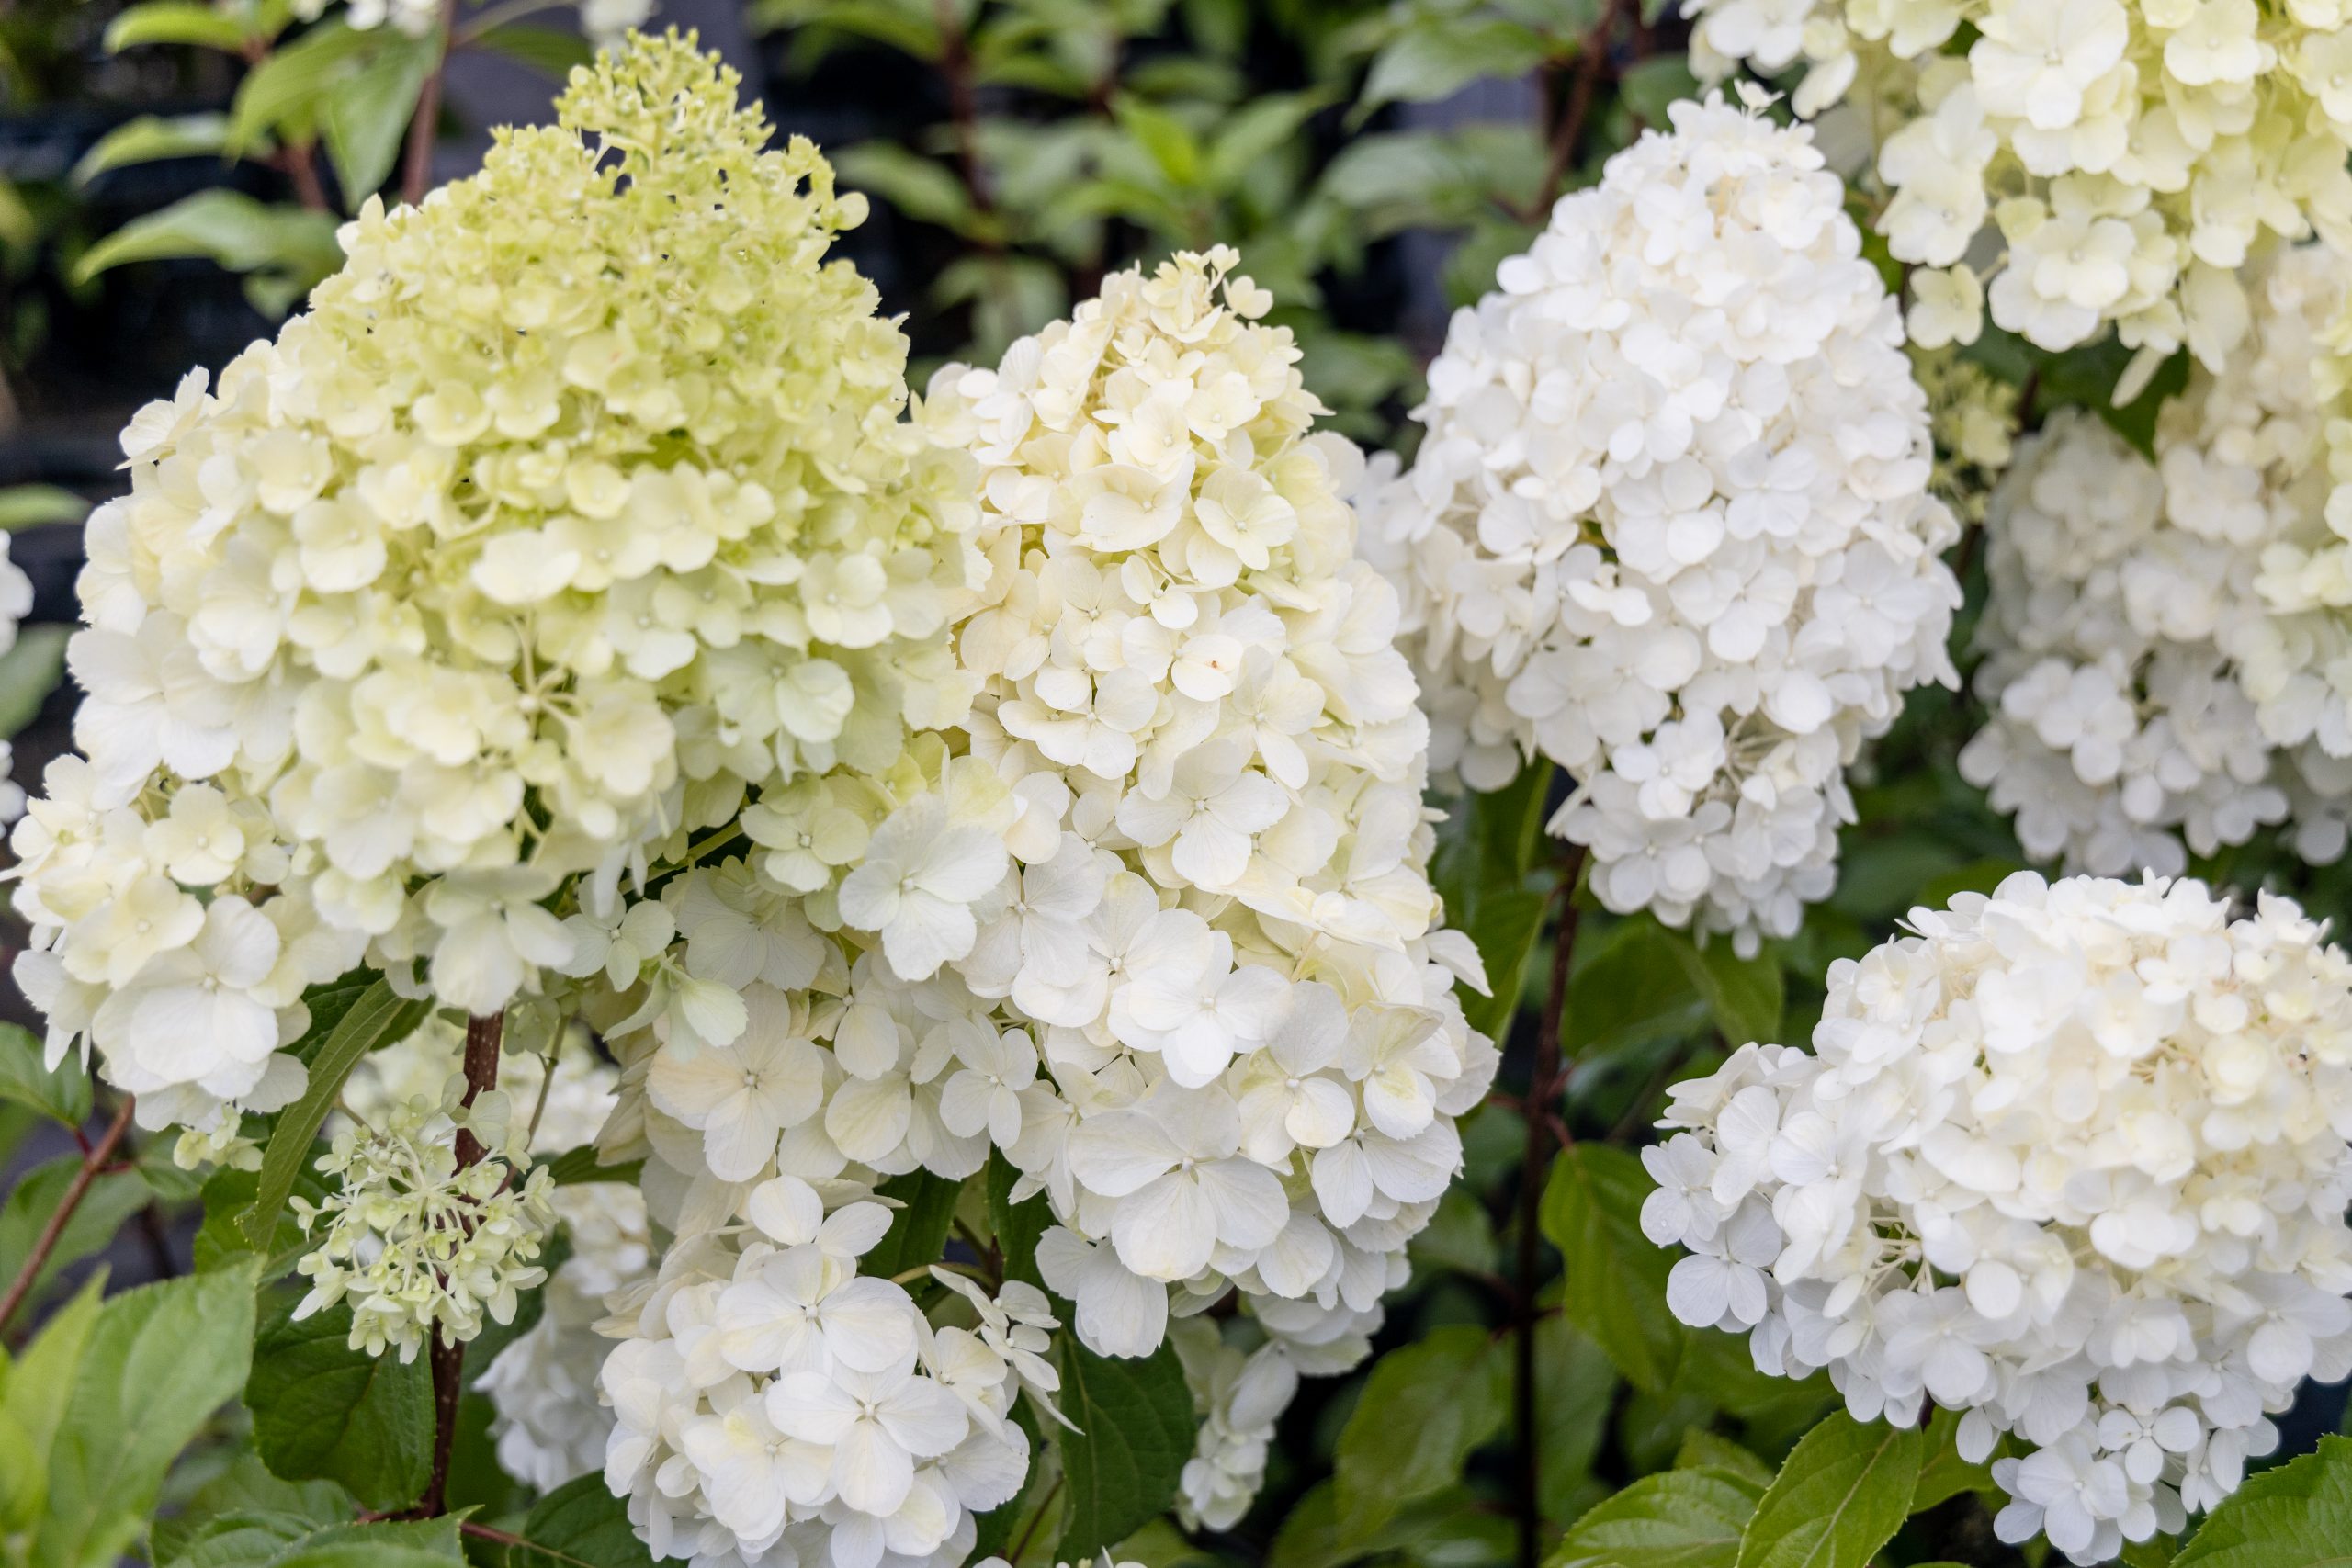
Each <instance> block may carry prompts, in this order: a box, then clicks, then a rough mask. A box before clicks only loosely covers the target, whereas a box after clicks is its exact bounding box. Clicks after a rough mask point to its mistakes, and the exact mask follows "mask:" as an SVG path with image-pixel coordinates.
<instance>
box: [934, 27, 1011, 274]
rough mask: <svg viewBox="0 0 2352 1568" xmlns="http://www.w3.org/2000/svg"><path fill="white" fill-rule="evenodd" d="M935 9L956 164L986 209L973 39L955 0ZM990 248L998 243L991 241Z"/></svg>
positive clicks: (989, 205) (991, 202)
mask: <svg viewBox="0 0 2352 1568" xmlns="http://www.w3.org/2000/svg"><path fill="white" fill-rule="evenodd" d="M932 10H933V15H934V16H935V17H937V18H938V21H939V71H940V74H941V75H943V76H944V77H945V78H946V79H947V115H948V119H949V122H950V123H951V124H952V125H953V126H954V128H955V131H956V166H957V168H958V170H959V171H960V172H961V173H962V175H963V176H964V190H965V193H966V194H967V195H968V196H970V197H971V198H972V209H973V210H974V211H976V212H987V211H989V210H990V209H993V208H994V207H995V206H996V201H995V197H994V196H993V194H992V193H991V192H990V191H989V180H988V171H987V170H985V169H983V168H982V167H981V166H980V99H979V92H978V88H977V87H976V86H975V85H974V84H973V76H972V48H971V40H970V39H967V38H966V37H965V36H964V26H963V23H962V21H961V20H960V19H959V18H958V17H956V3H955V0H935V3H934V4H933V7H932ZM988 248H989V249H991V250H993V249H995V248H996V247H995V245H994V244H993V243H991V244H990V245H989V247H988Z"/></svg>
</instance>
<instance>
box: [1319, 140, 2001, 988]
mask: <svg viewBox="0 0 2352 1568" xmlns="http://www.w3.org/2000/svg"><path fill="white" fill-rule="evenodd" d="M1672 114H1673V121H1674V129H1673V131H1672V133H1671V134H1659V133H1656V132H1652V133H1648V134H1645V136H1644V137H1643V138H1642V139H1641V141H1639V142H1637V143H1636V144H1635V145H1634V146H1633V147H1631V148H1628V149H1627V150H1626V151H1624V152H1620V153H1619V154H1617V155H1616V156H1615V157H1614V158H1612V159H1611V160H1610V163H1609V165H1608V168H1607V170H1606V172H1605V174H1604V175H1603V176H1602V180H1601V183H1600V186H1598V187H1597V188H1594V189H1591V190H1588V191H1582V192H1579V193H1577V194H1575V195H1572V196H1570V197H1566V199H1564V200H1563V201H1561V202H1560V204H1559V205H1558V206H1557V207H1556V208H1555V209H1554V211H1553V215H1552V221H1551V225H1550V227H1549V228H1548V229H1547V231H1545V232H1544V235H1543V236H1542V237H1541V238H1539V239H1538V240H1537V241H1536V243H1535V245H1534V247H1533V248H1532V250H1531V251H1530V252H1529V253H1528V254H1525V255H1521V256H1515V257H1513V258H1511V259H1510V260H1509V261H1506V262H1505V263H1503V265H1502V266H1501V268H1500V270H1499V272H1498V278H1497V281H1498V284H1499V288H1498V290H1497V291H1496V292H1495V293H1492V294H1489V295H1487V297H1486V299H1483V300H1481V301H1480V302H1479V303H1478V305H1477V307H1476V309H1474V310H1462V311H1459V312H1457V313H1456V314H1455V316H1454V319H1453V327H1452V330H1451V331H1450V333H1448V335H1447V340H1446V348H1445V352H1444V353H1443V354H1442V355H1440V356H1439V358H1438V360H1437V362H1436V363H1435V364H1433V365H1432V366H1431V367H1430V398H1429V401H1428V402H1427V403H1426V404H1425V405H1424V406H1423V407H1421V408H1420V409H1419V410H1417V411H1416V417H1417V418H1419V420H1421V421H1422V423H1425V424H1426V425H1427V426H1428V427H1429V434H1428V435H1427V437H1426V438H1425V439H1424V440H1423V442H1422V444H1421V447H1420V452H1419V457H1417V458H1416V459H1415V462H1414V465H1413V468H1412V470H1411V471H1410V472H1409V473H1408V474H1406V475H1405V476H1404V477H1403V478H1402V479H1401V480H1398V481H1397V482H1395V483H1394V484H1392V485H1390V486H1389V487H1387V490H1386V492H1385V496H1384V497H1383V499H1382V501H1381V502H1379V504H1378V505H1377V507H1376V509H1375V515H1374V517H1373V519H1372V520H1371V521H1369V522H1368V523H1367V525H1366V528H1365V547H1366V553H1367V555H1368V557H1369V558H1371V559H1372V560H1373V561H1374V562H1375V563H1376V564H1377V565H1379V566H1380V567H1381V568H1382V570H1383V571H1384V573H1385V575H1386V576H1387V577H1388V578H1389V580H1390V581H1395V582H1397V584H1398V585H1399V587H1400V590H1401V591H1402V592H1403V593H1404V596H1405V629H1406V630H1407V631H1408V633H1409V634H1410V635H1411V638H1412V640H1413V642H1414V644H1415V645H1416V646H1417V649H1418V652H1419V660H1420V662H1421V666H1422V669H1423V671H1424V680H1425V682H1426V683H1427V685H1428V686H1429V697H1428V702H1429V705H1430V712H1431V714H1432V715H1433V718H1434V722H1435V725H1436V727H1437V731H1438V734H1437V737H1436V739H1435V741H1434V743H1433V750H1434V761H1435V762H1436V764H1437V765H1438V766H1439V767H1440V768H1441V769H1452V770H1455V771H1458V773H1460V776H1461V777H1462V779H1463V781H1464V783H1466V784H1468V785H1469V786H1470V787H1472V788H1476V789H1493V788H1497V787H1499V786H1500V785H1501V784H1504V783H1506V782H1508V781H1509V780H1510V777H1511V776H1512V775H1513V774H1514V773H1516V772H1517V771H1518V769H1519V768H1520V767H1521V764H1522V761H1523V760H1524V759H1525V758H1527V757H1532V756H1534V755H1538V754H1540V755H1543V756H1545V757H1548V758H1550V759H1551V760H1552V761H1555V762H1557V763H1558V764H1559V765H1560V766H1561V767H1563V768H1564V769H1566V771H1567V772H1568V773H1570V774H1571V775H1572V776H1573V777H1574V778H1575V780H1576V783H1577V792H1576V794H1575V795H1574V796H1573V797H1572V798H1571V800H1570V801H1569V803H1568V805H1567V806H1566V807H1565V808H1564V809H1563V810H1562V811H1561V812H1560V814H1559V815H1558V816H1557V817H1555V818H1554V820H1553V824H1552V826H1553V830H1554V831H1555V832H1556V833H1559V834H1562V835H1563V836H1565V837H1566V838H1568V839H1571V840H1575V841H1576V842H1577V843H1580V844H1584V845H1587V846H1588V847H1589V850H1590V852H1591V861H1592V887H1593V890H1594V892H1595V893H1596V894H1597V895H1598V896H1599V897H1600V900H1601V902H1602V903H1604V904H1605V905H1607V906H1608V907H1609V908H1611V909H1616V910H1621V911H1631V910H1635V909H1641V908H1650V909H1654V910H1655V911H1656V912H1657V914H1658V916H1659V917H1660V918H1661V919H1665V920H1666V921H1668V923H1669V924H1674V925H1683V924H1688V923H1691V922H1694V921H1695V922H1696V923H1697V924H1698V925H1700V926H1701V927H1702V928H1703V929H1710V930H1728V931H1732V932H1734V933H1735V934H1736V937H1737V938H1738V939H1739V941H1740V942H1742V944H1743V946H1744V947H1747V948H1752V946H1753V944H1754V942H1756V941H1757V939H1758V937H1759V935H1785V934H1787V933H1789V932H1791V931H1794V930H1795V929H1796V926H1797V921H1798V919H1799V914H1800V910H1801V908H1802V906H1803V904H1804V903H1805V902H1806V901H1808V900H1812V899H1817V898H1820V897H1825V896H1826V894H1827V893H1828V891H1829V889H1830V886H1831V885H1832V883H1833V881H1834V879H1835V875H1836V870H1835V864H1834V862H1835V857H1836V854H1837V831H1838V825H1839V824H1840V823H1841V822H1844V821H1846V820H1849V819H1850V818H1851V816H1852V806H1851V802H1850V799H1849V796H1848V794H1847V790H1846V784H1845V779H1844V773H1843V770H1844V768H1845V766H1846V764H1848V763H1849V762H1850V761H1853V759H1854V756H1855V753H1856V750H1857V749H1858V748H1859V747H1860V744H1861V742H1862V740H1863V739H1865V738H1867V737H1869V736H1871V735H1874V734H1876V733H1878V732H1880V731H1882V730H1883V729H1884V728H1886V727H1887V725H1889V724H1890V723H1892V722H1893V721H1894V716H1895V713H1896V711H1897V708H1898V705H1899V703H1900V700H1901V696H1902V694H1903V693H1904V692H1905V690H1907V689H1908V688H1910V687H1912V686H1915V685H1918V684H1920V683H1922V682H1929V681H1940V682H1946V683H1948V684H1949V683H1956V682H1957V680H1958V677H1957V675H1956V673H1955V672H1954V671H1953V670H1952V667H1951V660H1950V659H1949V657H1948V656H1947V654H1946V653H1945V651H1944V646H1943V645H1944V638H1945V635H1946V631H1947V629H1948V627H1949V626H1950V624H1951V612H1952V610H1953V609H1954V608H1955V607H1956V606H1957V605H1958V604H1959V603H1960V590H1959V587H1958V584H1957V583H1956V582H1955V581H1953V579H1952V576H1951V571H1950V570H1948V569H1947V568H1946V567H1945V566H1944V565H1943V563H1942V561H1941V560H1940V559H1939V552H1940V551H1941V550H1942V549H1943V548H1944V547H1946V546H1948V545H1950V544H1951V542H1952V541H1953V540H1954V539H1955V538H1956V537H1957V536H1958V528H1957V525H1955V524H1954V522H1953V521H1952V518H1951V513H1950V512H1949V511H1948V510H1947V509H1946V507H1945V506H1944V505H1943V504H1942V503H1941V502H1939V501H1937V500H1934V499H1932V498H1931V496H1930V494H1929V492H1928V479H1929V476H1930V471H1931V466H1932V461H1933V458H1932V453H1931V450H1930V446H1929V438H1928V406H1927V401H1926V398H1925V396H1924V395H1923V393H1922V392H1921V390H1920V389H1919V385H1918V383H1917V380H1916V379H1915V378H1913V375H1912V372H1911V368H1910V362H1909V360H1908V359H1907V358H1906V357H1905V353H1904V349H1903V332H1902V325H1901V322H1900V321H1898V320H1897V318H1896V309H1895V304H1894V300H1893V299H1890V298H1889V297H1888V295H1887V293H1886V290H1885V288H1884V286H1883V283H1882V282H1881V281H1880V279H1879V276H1878V274H1877V272H1876V271H1875V270H1874V269H1873V268H1872V267H1871V264H1870V263H1869V262H1867V261H1865V260H1863V259H1862V258H1861V254H1860V234H1859V232H1858V231H1856V230H1855V228H1854V225H1853V223H1852V222H1851V220H1849V219H1848V218H1847V217H1846V215H1845V211H1844V206H1843V193H1842V191H1841V189H1840V187H1839V186H1838V181H1837V179H1836V178H1835V176H1833V175H1829V174H1828V173H1826V172H1825V171H1824V169H1823V168H1822V159H1821V155H1820V153H1819V152H1817V151H1816V150H1815V148H1814V146H1813V143H1812V138H1811V134H1810V132H1809V131H1807V130H1803V129H1797V130H1781V129H1776V128H1774V127H1773V126H1771V125H1770V123H1768V122H1766V121H1765V120H1763V119H1760V118H1756V117H1754V116H1752V115H1749V114H1747V113H1743V112H1741V111H1740V110H1738V109H1735V108H1732V107H1727V106H1726V105H1724V103H1723V102H1722V101H1721V99H1720V97H1714V98H1710V99H1709V100H1708V101H1707V102H1706V103H1704V104H1699V103H1688V102H1686V103H1680V104H1677V105H1675V106H1674V107H1673V110H1672Z"/></svg>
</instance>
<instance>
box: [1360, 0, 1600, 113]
mask: <svg viewBox="0 0 2352 1568" xmlns="http://www.w3.org/2000/svg"><path fill="white" fill-rule="evenodd" d="M1552 47H1553V46H1552V45H1551V44H1550V43H1548V42H1547V41H1546V40H1545V39H1544V37H1543V35H1542V34H1540V33H1538V32H1536V31H1535V29H1534V28H1527V27H1522V26H1521V25H1520V24H1519V23H1517V22H1507V21H1504V20H1502V19H1501V18H1499V17H1491V18H1488V19H1487V20H1485V21H1465V20H1464V19H1462V18H1460V17H1442V18H1440V17H1432V18H1430V20H1428V21H1425V22H1421V23H1419V24H1417V25H1415V26H1413V27H1410V28H1407V29H1406V30H1405V31H1403V32H1401V33H1398V34H1397V36H1396V37H1395V38H1394V39H1390V40H1389V42H1388V44H1387V47H1385V48H1384V49H1383V50H1382V51H1380V53H1379V55H1378V56H1377V57H1375V58H1374V61H1373V62H1372V71H1371V73H1370V74H1368V75H1367V76H1366V77H1365V78H1364V84H1363V96H1361V97H1360V98H1358V100H1357V102H1356V109H1355V114H1354V117H1353V118H1354V120H1355V122H1356V123H1358V124H1361V123H1362V122H1363V119H1364V118H1365V117H1366V116H1368V115H1370V114H1371V113H1372V111H1373V110H1374V109H1376V108H1378V107H1380V106H1381V105H1383V104H1388V103H1398V102H1402V103H1408V104H1425V103H1428V102H1430V101H1431V100H1432V99H1436V98H1442V97H1448V96H1452V95H1453V94H1454V93H1457V92H1459V91H1461V90H1462V89H1463V88H1464V87H1466V86H1468V85H1470V84H1471V83H1473V82H1476V81H1477V80H1479V79H1480V78H1482V77H1487V76H1500V77H1510V76H1523V75H1525V74H1526V73H1528V72H1530V71H1532V70H1533V69H1535V67H1536V66H1538V65H1540V64H1542V63H1543V62H1544V59H1545V58H1546V57H1547V56H1548V55H1549V54H1550V53H1551V51H1552Z"/></svg>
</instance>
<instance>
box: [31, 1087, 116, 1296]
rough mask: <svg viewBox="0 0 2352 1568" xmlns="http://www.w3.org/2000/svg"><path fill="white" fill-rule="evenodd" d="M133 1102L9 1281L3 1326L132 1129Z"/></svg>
mask: <svg viewBox="0 0 2352 1568" xmlns="http://www.w3.org/2000/svg"><path fill="white" fill-rule="evenodd" d="M132 1103H133V1101H132V1099H131V1097H130V1095H127V1094H126V1095H124V1096H123V1097H122V1109H121V1110H119V1111H116V1112H115V1113H114V1120H113V1121H112V1122H109V1123H107V1130H106V1134H105V1136H103V1137H101V1138H100V1139H99V1140H98V1141H97V1143H96V1145H95V1146H93V1147H92V1148H91V1150H90V1152H89V1153H87V1154H85V1155H84V1156H82V1168H81V1169H79V1170H77V1171H75V1172H74V1180H73V1183H72V1184H71V1185H70V1186H68V1187H67V1188H66V1189H65V1196H64V1197H63V1198H62V1199H61V1200H59V1201H58V1205H57V1210H56V1212H55V1213H52V1214H51V1215H50V1216H49V1223H48V1224H45V1225H43V1226H41V1227H40V1235H38V1236H36V1237H34V1238H33V1249H32V1251H31V1252H30V1253H29V1254H28V1255H27V1256H26V1258H25V1266H24V1267H23V1268H22V1269H17V1277H16V1278H15V1279H14V1280H10V1281H9V1282H8V1293H7V1294H6V1295H5V1296H0V1327H6V1325H7V1322H8V1320H9V1319H10V1318H12V1317H14V1316H16V1315H17V1308H18V1307H20V1306H22V1305H24V1304H25V1298H26V1297H27V1296H28V1295H30V1294H31V1293H32V1289H33V1281H34V1280H38V1279H40V1271H41V1266H42V1265H43V1264H45V1263H47V1262H48V1261H49V1255H50V1254H51V1253H52V1252H54V1251H56V1250H57V1238H58V1237H59V1236H61V1235H64V1234H65V1226H66V1224H68V1223H69V1222H70V1221H72V1219H73V1218H74V1210H76V1209H78V1208H80V1207H81V1206H82V1200H83V1198H84V1197H85V1195H87V1194H88V1192H89V1190H90V1183H92V1182H93V1181H96V1179H98V1177H99V1176H100V1175H101V1174H102V1173H103V1172H104V1171H105V1169H106V1168H107V1162H108V1161H109V1160H110V1159H111V1158H112V1157H113V1156H114V1150H115V1145H117V1144H119V1143H121V1142H122V1135H123V1134H124V1133H125V1132H127V1131H129V1129H130V1108H131V1105H132Z"/></svg>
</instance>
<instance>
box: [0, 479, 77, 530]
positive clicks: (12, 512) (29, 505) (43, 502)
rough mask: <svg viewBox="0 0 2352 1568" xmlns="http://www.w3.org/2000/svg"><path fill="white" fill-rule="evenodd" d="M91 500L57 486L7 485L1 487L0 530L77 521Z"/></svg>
mask: <svg viewBox="0 0 2352 1568" xmlns="http://www.w3.org/2000/svg"><path fill="white" fill-rule="evenodd" d="M89 514H90V503H89V502H86V501H85V500H83V499H82V498H81V497H80V496H78V495H75V494H74V492H73V491H70V490H66V489H64V488H63V487H62V486H60V485H10V486H9V487H8V488H7V489H6V490H0V533H8V534H13V533H15V532H16V531H17V529H19V528H37V527H39V526H40V525H42V524H44V523H79V522H80V521H82V519H83V518H85V517H87V516H88V515H89Z"/></svg>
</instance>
